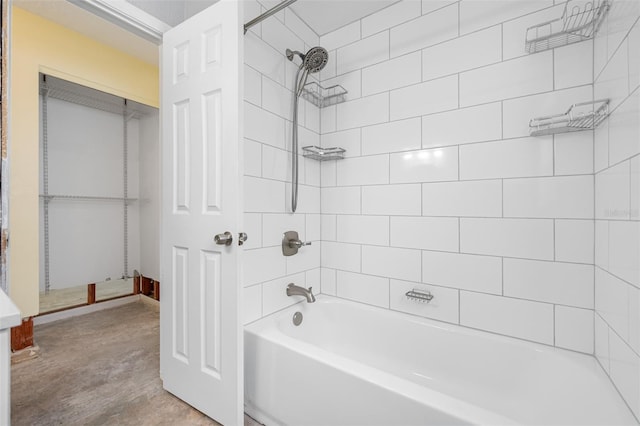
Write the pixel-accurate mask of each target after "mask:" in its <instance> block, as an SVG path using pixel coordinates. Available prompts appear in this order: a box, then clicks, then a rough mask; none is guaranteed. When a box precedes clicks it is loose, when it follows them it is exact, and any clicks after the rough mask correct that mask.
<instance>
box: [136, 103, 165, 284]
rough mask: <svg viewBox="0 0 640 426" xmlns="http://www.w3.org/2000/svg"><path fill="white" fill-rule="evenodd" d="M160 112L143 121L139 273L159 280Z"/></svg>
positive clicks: (149, 115)
mask: <svg viewBox="0 0 640 426" xmlns="http://www.w3.org/2000/svg"><path fill="white" fill-rule="evenodd" d="M159 129H160V128H159V122H158V113H157V112H156V113H155V114H148V115H145V116H143V117H142V118H141V119H140V152H141V153H142V155H140V162H139V175H140V200H139V204H138V205H139V206H140V266H139V267H140V273H142V274H143V275H144V276H145V277H150V278H153V279H155V280H158V279H160V135H159Z"/></svg>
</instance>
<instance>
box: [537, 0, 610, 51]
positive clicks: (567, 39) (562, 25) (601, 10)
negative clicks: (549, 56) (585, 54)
mask: <svg viewBox="0 0 640 426" xmlns="http://www.w3.org/2000/svg"><path fill="white" fill-rule="evenodd" d="M610 7H611V0H590V1H586V0H567V2H566V3H565V6H564V11H563V12H562V16H561V17H560V18H557V19H554V20H552V21H547V22H543V23H542V24H538V25H534V26H532V27H529V28H528V29H527V35H526V39H525V47H526V50H527V52H528V53H536V52H542V51H544V50H548V49H553V48H555V47H561V46H566V45H568V44H572V43H577V42H580V41H584V40H588V39H590V38H592V37H593V36H594V35H595V34H596V33H597V32H598V28H600V25H601V24H602V21H603V20H604V17H605V16H606V14H607V12H608V11H609V8H610Z"/></svg>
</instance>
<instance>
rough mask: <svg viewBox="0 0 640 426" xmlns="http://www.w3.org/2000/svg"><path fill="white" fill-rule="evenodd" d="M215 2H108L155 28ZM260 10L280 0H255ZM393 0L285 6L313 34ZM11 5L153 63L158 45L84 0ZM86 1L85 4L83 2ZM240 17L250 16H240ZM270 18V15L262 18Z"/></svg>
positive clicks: (17, 0) (25, 0)
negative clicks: (88, 7) (89, 7)
mask: <svg viewBox="0 0 640 426" xmlns="http://www.w3.org/2000/svg"><path fill="white" fill-rule="evenodd" d="M217 1H218V0H109V1H108V2H109V3H111V4H113V5H118V7H123V5H124V6H125V7H128V8H131V6H132V5H133V6H135V8H133V9H136V10H137V11H139V12H141V14H142V15H144V16H147V17H149V18H150V19H151V20H154V21H156V22H157V21H161V22H160V27H162V26H164V28H165V30H166V28H168V27H173V26H175V25H177V24H179V23H180V22H182V21H184V20H185V19H187V18H189V17H190V16H192V15H194V14H196V13H198V12H200V11H201V10H203V9H205V8H206V7H207V6H209V5H211V4H213V3H216V2H217ZM259 1H260V3H262V4H263V6H264V8H265V10H266V9H268V8H271V7H273V6H275V5H276V4H278V3H279V2H280V0H259ZM398 1H399V0H298V1H297V2H295V3H294V4H292V5H291V6H289V7H290V8H291V10H292V11H293V12H294V13H295V14H296V15H298V17H299V18H300V19H302V20H303V21H304V22H306V23H307V25H309V27H311V29H312V30H313V31H314V32H315V33H316V34H318V35H319V36H321V35H324V34H327V33H329V32H331V31H334V30H336V29H338V28H341V27H343V26H344V25H347V24H350V23H351V22H354V21H357V20H358V19H361V18H363V17H365V16H367V15H370V14H372V13H374V12H377V11H379V10H381V9H384V8H385V7H387V6H389V5H391V4H393V3H396V2H398ZM13 3H14V4H15V5H16V6H18V7H21V8H23V9H26V10H28V11H29V12H31V13H34V14H36V15H40V16H42V17H44V18H46V19H48V20H51V21H53V22H56V23H58V24H60V25H62V26H64V27H66V28H69V29H71V30H73V31H76V32H79V33H81V34H83V35H86V36H88V37H91V38H93V39H95V40H97V41H99V42H101V43H104V44H106V45H108V46H112V47H114V48H116V49H119V50H121V51H124V52H125V53H128V54H130V55H133V56H136V57H138V58H140V59H142V60H143V61H145V62H148V63H151V64H155V65H157V64H158V58H159V52H158V46H157V45H156V44H155V43H154V42H153V41H150V40H145V39H144V38H142V37H139V36H138V35H136V34H133V33H131V32H129V31H127V30H126V29H124V28H122V27H121V26H119V25H118V24H117V23H114V22H110V21H108V20H106V19H103V18H101V17H99V16H97V15H95V14H93V13H91V12H89V11H87V10H85V8H84V6H83V7H79V6H77V5H76V4H79V5H83V3H85V0H14V1H13ZM86 3H89V2H88V1H87V2H86ZM245 18H246V19H245V20H246V21H248V20H250V19H253V18H254V17H253V16H251V17H249V16H247V17H245ZM268 19H274V18H268Z"/></svg>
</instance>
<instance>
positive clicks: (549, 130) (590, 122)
mask: <svg viewBox="0 0 640 426" xmlns="http://www.w3.org/2000/svg"><path fill="white" fill-rule="evenodd" d="M608 115H609V99H600V100H597V101H589V102H581V103H577V104H573V105H571V106H570V107H569V109H568V110H567V111H566V112H565V113H563V114H556V115H549V116H546V117H538V118H534V119H532V120H531V121H530V122H529V131H530V134H531V136H544V135H552V134H556V133H567V132H576V131H581V130H593V129H595V128H596V127H598V126H599V125H600V123H602V121H603V120H604V119H605V118H607V116H608Z"/></svg>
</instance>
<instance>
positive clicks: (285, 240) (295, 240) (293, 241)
mask: <svg viewBox="0 0 640 426" xmlns="http://www.w3.org/2000/svg"><path fill="white" fill-rule="evenodd" d="M310 245H311V241H301V240H300V237H299V236H298V233H297V232H296V231H287V232H285V233H284V236H283V237H282V254H283V255H284V256H293V255H294V254H296V253H298V249H299V248H301V247H304V246H310Z"/></svg>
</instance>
